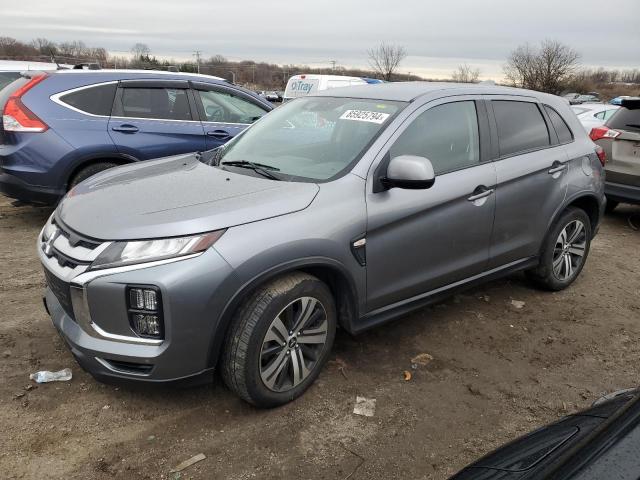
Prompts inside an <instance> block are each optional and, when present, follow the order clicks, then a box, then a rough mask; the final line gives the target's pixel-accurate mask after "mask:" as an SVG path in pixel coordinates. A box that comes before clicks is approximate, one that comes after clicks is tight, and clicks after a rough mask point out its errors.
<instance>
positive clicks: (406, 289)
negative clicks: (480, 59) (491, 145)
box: [366, 97, 496, 311]
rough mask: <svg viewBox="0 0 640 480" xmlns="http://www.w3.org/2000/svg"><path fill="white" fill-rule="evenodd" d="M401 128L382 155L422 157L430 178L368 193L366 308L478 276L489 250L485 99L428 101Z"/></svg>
mask: <svg viewBox="0 0 640 480" xmlns="http://www.w3.org/2000/svg"><path fill="white" fill-rule="evenodd" d="M403 127H404V129H403V128H402V127H401V129H400V131H399V132H397V133H396V134H395V135H394V136H393V137H392V139H391V140H390V141H389V142H388V144H387V145H391V146H390V147H389V148H388V150H387V151H384V152H381V155H385V156H386V158H393V157H395V156H398V155H418V156H422V157H426V158H428V159H429V160H430V161H431V163H432V164H433V167H434V171H435V174H436V177H435V183H434V185H433V186H432V187H431V188H429V189H425V190H404V189H400V188H392V189H390V190H386V191H383V192H379V193H373V192H372V191H368V192H367V194H366V195H367V214H368V226H367V232H366V252H367V253H366V255H367V267H366V268H367V310H368V311H372V310H376V309H379V308H381V307H384V306H386V305H390V304H394V303H396V302H402V301H403V300H409V299H411V298H413V297H416V296H419V295H420V294H423V293H426V292H429V291H432V290H434V289H437V288H439V287H443V286H446V285H449V284H451V283H454V282H457V281H460V280H463V279H465V278H468V277H470V276H473V275H476V274H478V273H480V272H482V271H484V270H485V269H486V267H487V262H488V257H489V240H490V237H491V231H492V228H493V215H494V209H495V195H494V194H493V192H494V190H493V189H494V187H495V183H496V173H495V167H494V165H493V163H492V162H491V161H489V160H490V158H489V154H488V148H487V145H486V143H488V138H489V132H488V130H489V126H488V120H487V115H486V111H485V109H484V105H483V104H482V102H480V103H477V102H476V101H474V99H473V98H469V99H465V98H464V97H463V98H460V99H459V100H458V101H455V102H451V101H448V102H446V101H439V102H433V103H430V104H428V105H426V106H425V107H423V108H421V109H419V110H417V111H416V112H415V113H414V114H413V115H412V116H411V117H409V119H407V121H406V122H405V123H404V125H403ZM481 152H482V153H481ZM379 168H380V167H379ZM377 174H378V172H375V173H373V175H377Z"/></svg>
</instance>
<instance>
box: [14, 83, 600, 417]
mask: <svg viewBox="0 0 640 480" xmlns="http://www.w3.org/2000/svg"><path fill="white" fill-rule="evenodd" d="M48 81H49V80H43V81H42V85H46V82H48ZM166 81H169V80H166ZM116 83H117V87H112V88H115V89H116V93H114V94H113V95H114V97H115V98H118V95H119V98H120V102H121V104H122V103H123V102H122V99H123V98H124V99H126V98H128V97H129V95H133V96H134V98H136V99H137V100H138V99H140V98H141V97H142V99H141V100H139V101H136V102H134V103H131V104H128V103H127V102H126V101H125V102H124V104H125V105H130V106H128V107H127V108H125V109H124V110H118V116H117V117H116V120H115V123H111V122H114V119H113V117H111V118H109V119H106V120H105V119H102V120H99V123H97V124H96V126H97V127H99V128H98V130H99V131H100V132H102V127H103V125H104V123H105V122H107V124H108V125H113V126H116V127H118V128H121V127H122V128H124V127H126V124H125V122H127V123H128V122H131V121H133V120H132V118H131V117H125V118H123V117H122V114H123V112H124V113H126V112H128V111H130V112H131V113H132V115H135V118H137V119H139V118H141V117H143V116H144V115H145V114H147V113H148V110H147V105H148V103H145V101H144V98H146V95H156V93H157V92H156V93H153V94H151V93H149V94H147V93H144V94H141V93H140V92H138V91H135V92H128V91H127V88H128V86H127V85H126V84H125V85H122V83H123V82H122V80H118V82H116ZM125 83H126V82H125ZM51 84H52V83H51ZM196 84H197V82H196V81H195V80H194V81H193V82H191V84H190V85H189V86H184V88H183V89H182V90H181V91H179V92H174V94H173V95H172V96H171V97H169V96H168V95H167V96H166V99H165V97H164V96H163V97H162V98H163V101H164V105H165V106H166V107H167V109H168V111H169V112H171V115H178V113H176V112H184V111H185V110H181V109H178V108H177V105H178V102H179V99H180V98H183V99H184V98H185V97H180V95H186V98H187V99H190V100H189V102H188V104H189V105H191V103H190V102H191V100H194V102H195V105H196V108H195V111H197V112H202V111H204V112H205V114H206V108H207V107H206V104H205V102H204V101H202V100H201V104H199V103H198V102H197V101H196V100H197V98H198V96H200V95H201V94H202V92H207V91H209V90H206V89H205V90H198V89H197V88H196ZM134 85H135V88H140V83H135V84H134ZM35 88H36V87H33V89H34V91H35ZM157 88H158V89H159V90H160V91H163V92H164V91H166V89H173V90H175V89H176V88H177V85H176V84H175V83H170V84H161V85H158V87H157ZM207 88H208V86H207ZM215 88H216V89H217V88H219V86H218V85H216V87H215ZM81 91H82V90H81ZM213 91H217V90H213ZM154 92H155V91H154ZM24 98H25V103H26V102H27V101H28V97H27V96H26V95H25V97H24ZM110 98H111V94H110V95H109V99H110ZM247 98H248V97H247ZM63 99H64V96H61V97H60V98H59V99H58V100H60V101H63ZM171 99H173V100H171ZM67 100H68V99H67ZM53 103H56V102H53ZM106 103H107V105H109V102H106ZM56 105H57V103H56ZM115 105H118V102H117V101H116V102H115ZM183 105H184V104H183ZM198 105H200V107H198ZM256 105H257V104H256ZM58 106H59V107H60V108H65V109H67V107H63V106H60V105H58ZM113 108H119V107H118V106H114V107H113ZM129 109H130V110H129ZM200 109H202V110H200ZM71 111H73V110H71ZM216 112H217V110H216ZM181 114H182V113H181ZM136 121H137V120H136ZM141 121H142V122H144V121H146V120H145V119H143V120H141ZM100 122H102V123H100ZM160 123H164V121H163V122H160ZM137 125H140V127H138V128H142V125H143V124H136V126H137ZM196 125H198V126H200V125H201V123H200V122H196ZM174 128H175V127H174ZM121 133H122V134H123V135H126V134H127V133H126V132H121ZM603 162H604V157H603V156H602V149H598V148H597V147H596V146H595V145H594V144H593V142H592V141H591V140H590V139H589V138H588V137H587V135H586V133H585V131H584V129H583V128H582V126H581V125H580V123H579V121H578V119H577V118H576V116H575V115H574V114H573V112H572V111H571V110H570V108H569V106H568V105H567V104H566V102H565V101H563V100H562V99H560V98H558V97H556V96H552V95H546V94H541V93H537V92H530V91H525V90H514V89H510V88H503V87H496V86H488V85H466V86H462V85H456V84H437V83H386V84H382V85H378V86H375V87H371V86H366V85H364V86H357V87H347V88H340V89H337V88H336V89H329V90H324V91H322V92H317V93H314V92H311V93H309V95H306V96H305V97H304V98H298V99H296V100H295V101H291V102H287V103H285V104H284V105H283V106H281V107H279V108H277V109H275V110H274V111H273V112H271V113H270V114H269V115H267V116H265V117H264V118H263V119H261V120H260V121H259V122H257V123H256V124H255V125H253V126H252V127H251V128H250V129H248V130H246V132H245V133H244V134H243V135H241V136H236V137H235V138H234V139H232V140H231V141H230V142H229V143H227V144H225V145H224V146H221V147H219V148H216V149H213V150H210V151H208V152H205V153H202V154H187V155H179V156H173V157H168V158H163V159H159V160H156V161H152V162H141V163H135V164H132V165H126V166H121V167H118V168H113V169H111V170H108V171H105V172H101V173H100V174H98V175H95V176H93V177H91V178H89V179H87V180H85V181H84V182H81V183H79V184H77V185H76V186H75V187H74V188H73V189H72V190H71V191H70V192H69V193H68V194H67V195H66V196H65V197H64V199H63V200H62V202H61V203H60V204H59V206H58V208H57V209H56V210H55V212H54V213H53V215H52V216H51V218H50V219H49V221H48V222H47V224H46V226H45V227H44V229H43V230H42V232H41V234H40V236H39V239H38V254H39V257H40V260H41V262H42V265H43V267H44V270H45V275H46V279H47V285H48V286H47V289H46V301H45V305H46V308H47V310H48V312H49V314H50V315H51V318H52V320H53V323H54V325H55V326H56V328H57V330H58V331H59V332H60V334H61V335H62V336H63V338H64V339H65V342H66V343H67V344H68V345H69V346H70V348H71V351H72V352H73V354H74V355H75V357H76V358H77V360H78V362H79V363H80V364H81V365H82V366H83V368H85V369H86V370H88V371H89V372H91V373H92V374H93V375H94V376H96V377H97V378H100V379H112V380H113V379H117V380H121V381H122V380H124V381H138V382H166V381H173V380H178V379H180V380H188V379H189V380H194V381H195V380H196V379H202V378H206V379H209V378H211V372H212V370H214V369H216V368H217V369H219V370H220V371H221V372H222V375H223V378H224V380H225V382H226V384H227V385H228V387H229V388H230V389H231V390H233V391H234V392H235V393H236V394H237V395H238V396H239V397H241V398H243V399H244V400H246V401H247V402H250V403H252V404H254V405H258V406H261V407H272V406H275V405H280V404H283V403H285V402H288V401H290V400H292V399H294V398H296V397H297V396H299V395H301V394H302V393H303V392H304V391H305V390H306V389H307V388H308V387H309V386H310V385H311V384H312V383H313V382H314V380H315V379H316V377H317V376H318V375H319V373H320V371H321V370H322V368H323V366H324V364H325V363H326V361H327V359H328V357H329V354H330V350H331V346H332V343H333V339H334V335H335V331H336V328H337V326H338V325H339V326H341V327H342V328H343V329H344V330H346V331H348V332H350V333H357V332H361V331H363V330H365V329H367V328H371V327H374V326H376V325H379V324H381V323H383V322H386V321H389V320H391V319H394V318H396V317H398V316H400V315H402V314H404V313H406V312H408V311H410V310H412V309H415V308H420V307H423V306H425V305H427V304H430V303H432V302H435V301H438V300H439V299H441V298H442V297H443V296H445V295H449V294H451V293H452V292H455V291H457V290H459V289H461V288H466V287H469V286H471V285H474V284H476V283H479V282H483V281H486V280H489V279H493V278H495V277H497V276H502V275H506V274H509V273H511V272H514V271H518V270H524V271H526V272H527V275H528V277H529V278H530V279H531V280H532V281H533V282H534V283H535V284H537V285H539V286H541V287H544V288H546V289H549V290H560V289H563V288H566V287H567V286H569V285H570V284H571V283H572V282H573V281H574V280H575V279H576V277H577V276H578V275H579V274H580V272H581V270H582V268H583V267H584V264H585V261H586V259H587V256H588V254H589V246H590V242H591V239H592V238H593V236H594V235H595V233H596V232H597V230H598V225H599V223H600V218H601V215H602V211H603V209H604V204H605V201H604V184H603Z"/></svg>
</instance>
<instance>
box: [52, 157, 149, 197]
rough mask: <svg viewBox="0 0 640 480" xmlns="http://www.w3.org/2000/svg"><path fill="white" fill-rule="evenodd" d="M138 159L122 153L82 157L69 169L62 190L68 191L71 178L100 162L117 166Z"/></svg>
mask: <svg viewBox="0 0 640 480" xmlns="http://www.w3.org/2000/svg"><path fill="white" fill-rule="evenodd" d="M137 161H138V159H137V158H135V157H132V156H131V155H126V154H123V153H114V152H109V153H94V154H91V155H86V156H83V157H82V158H81V159H80V160H78V161H76V162H74V164H73V166H72V167H71V168H70V169H69V171H68V172H67V174H66V176H65V183H64V188H65V190H66V189H68V187H69V184H70V183H71V181H72V180H73V178H74V177H75V176H76V175H77V174H78V173H79V172H80V171H81V170H82V169H84V168H86V167H88V166H90V165H94V164H96V163H100V162H112V163H116V164H118V165H126V164H128V163H133V162H137Z"/></svg>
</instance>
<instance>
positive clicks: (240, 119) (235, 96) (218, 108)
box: [192, 82, 268, 150]
mask: <svg viewBox="0 0 640 480" xmlns="http://www.w3.org/2000/svg"><path fill="white" fill-rule="evenodd" d="M192 87H193V92H194V97H195V101H196V105H197V108H198V112H199V114H200V118H201V119H202V129H203V131H204V134H205V137H206V138H205V142H206V149H207V150H209V149H212V148H216V147H218V146H220V145H222V144H223V143H226V142H228V141H229V140H231V139H232V138H233V137H235V136H236V135H238V134H239V133H241V132H242V131H243V130H244V129H245V128H247V127H248V126H249V125H251V124H252V123H253V122H255V121H256V120H259V119H260V118H261V117H262V116H263V115H265V114H266V113H268V110H267V108H265V106H264V105H261V104H260V103H259V102H258V101H257V100H256V99H255V98H253V97H251V96H250V95H247V94H245V93H244V92H242V91H241V90H236V89H234V88H230V87H226V86H223V85H212V84H208V83H198V82H192Z"/></svg>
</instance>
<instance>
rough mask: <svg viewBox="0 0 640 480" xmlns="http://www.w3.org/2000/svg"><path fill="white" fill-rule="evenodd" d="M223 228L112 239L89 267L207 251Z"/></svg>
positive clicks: (148, 260) (92, 268)
mask: <svg viewBox="0 0 640 480" xmlns="http://www.w3.org/2000/svg"><path fill="white" fill-rule="evenodd" d="M224 232H225V230H216V231H215V232H209V233H202V234H199V235H190V236H188V237H176V238H161V239H154V240H134V241H130V242H113V243H112V244H111V245H109V246H108V247H107V248H106V249H105V251H104V252H102V253H101V254H100V255H98V258H96V259H95V260H94V261H93V263H92V264H91V268H90V269H91V270H97V269H100V268H113V267H122V266H125V265H133V264H136V263H145V262H155V261H158V260H165V259H167V258H174V257H182V256H184V255H191V254H194V253H200V252H204V251H205V250H206V249H207V248H209V247H210V246H211V245H213V244H214V243H215V242H216V241H217V240H218V239H219V238H220V237H221V236H222V234H223V233H224Z"/></svg>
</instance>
